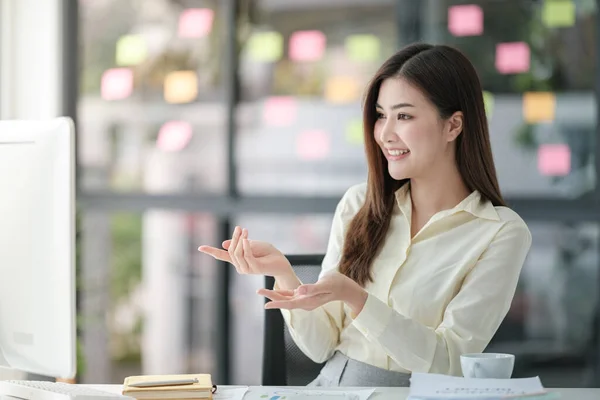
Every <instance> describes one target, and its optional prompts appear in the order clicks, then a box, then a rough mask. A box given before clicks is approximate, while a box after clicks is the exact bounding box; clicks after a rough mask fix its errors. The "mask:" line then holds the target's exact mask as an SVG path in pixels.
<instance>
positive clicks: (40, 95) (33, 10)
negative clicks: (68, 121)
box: [0, 0, 63, 119]
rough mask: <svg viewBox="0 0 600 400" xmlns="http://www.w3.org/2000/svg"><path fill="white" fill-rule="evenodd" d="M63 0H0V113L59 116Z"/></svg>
mask: <svg viewBox="0 0 600 400" xmlns="http://www.w3.org/2000/svg"><path fill="white" fill-rule="evenodd" d="M62 3H63V2H62V0H0V7H1V8H0V18H1V19H0V39H1V42H0V54H1V57H0V96H1V97H0V117H1V118H3V119H43V118H52V117H56V116H59V115H60V113H61V104H62V93H61V88H62V80H61V72H62V65H61V62H62V40H61V26H62V25H63V24H62V22H61V14H62V11H61V7H62Z"/></svg>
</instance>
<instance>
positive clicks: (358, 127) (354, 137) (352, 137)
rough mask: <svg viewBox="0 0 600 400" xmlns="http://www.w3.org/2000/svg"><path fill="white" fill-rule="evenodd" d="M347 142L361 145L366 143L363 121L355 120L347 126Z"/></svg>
mask: <svg viewBox="0 0 600 400" xmlns="http://www.w3.org/2000/svg"><path fill="white" fill-rule="evenodd" d="M346 141H347V142H348V143H350V144H356V145H361V144H363V142H364V135H363V123H362V120H361V119H353V120H351V121H350V122H348V124H347V125H346Z"/></svg>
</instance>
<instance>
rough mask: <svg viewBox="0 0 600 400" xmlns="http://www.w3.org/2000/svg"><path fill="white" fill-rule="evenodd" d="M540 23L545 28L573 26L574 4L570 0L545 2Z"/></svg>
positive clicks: (547, 0) (549, 0)
mask: <svg viewBox="0 0 600 400" xmlns="http://www.w3.org/2000/svg"><path fill="white" fill-rule="evenodd" d="M542 21H543V22H544V24H545V25H546V26H549V27H552V28H557V27H558V28H560V27H565V26H573V25H574V24H575V3H574V2H573V1H571V0H545V1H544V5H543V6H542Z"/></svg>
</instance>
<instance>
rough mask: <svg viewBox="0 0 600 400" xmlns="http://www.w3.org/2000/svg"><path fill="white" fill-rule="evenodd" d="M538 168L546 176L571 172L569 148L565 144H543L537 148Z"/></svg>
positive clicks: (563, 174)
mask: <svg viewBox="0 0 600 400" xmlns="http://www.w3.org/2000/svg"><path fill="white" fill-rule="evenodd" d="M538 170H539V171H540V173H541V174H542V175H546V176H565V175H569V172H571V149H569V146H567V145H566V144H543V145H541V146H540V147H539V148H538Z"/></svg>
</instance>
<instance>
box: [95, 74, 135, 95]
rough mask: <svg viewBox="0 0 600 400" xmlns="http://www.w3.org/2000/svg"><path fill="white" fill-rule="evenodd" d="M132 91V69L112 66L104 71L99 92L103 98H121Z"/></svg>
mask: <svg viewBox="0 0 600 400" xmlns="http://www.w3.org/2000/svg"><path fill="white" fill-rule="evenodd" d="M132 92H133V71H132V70H130V69H129V68H113V69H109V70H106V71H104V73H103V74H102V81H101V84H100V94H101V96H102V98H103V99H104V100H108V101H112V100H122V99H125V98H127V97H129V96H131V93H132Z"/></svg>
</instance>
